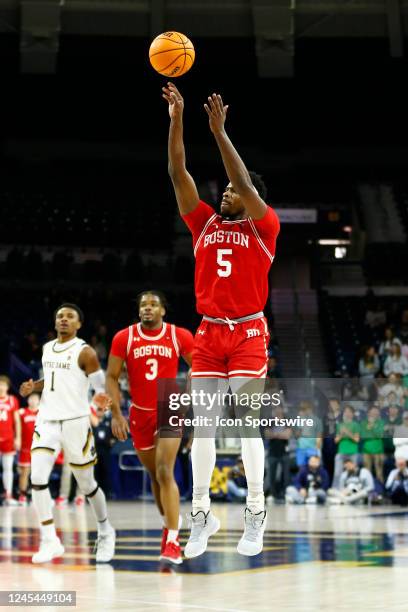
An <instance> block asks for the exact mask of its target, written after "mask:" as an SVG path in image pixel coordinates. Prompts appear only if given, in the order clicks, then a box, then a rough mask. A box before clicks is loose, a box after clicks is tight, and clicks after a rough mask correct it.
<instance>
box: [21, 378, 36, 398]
mask: <svg viewBox="0 0 408 612" xmlns="http://www.w3.org/2000/svg"><path fill="white" fill-rule="evenodd" d="M33 391H34V381H33V379H32V378H30V380H26V381H25V382H23V383H22V385H21V386H20V390H19V393H20V395H21V396H22V397H27V395H30V393H32V392H33Z"/></svg>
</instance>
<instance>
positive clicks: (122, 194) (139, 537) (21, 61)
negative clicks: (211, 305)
mask: <svg viewBox="0 0 408 612" xmlns="http://www.w3.org/2000/svg"><path fill="white" fill-rule="evenodd" d="M167 30H176V31H178V32H183V33H185V34H186V35H187V36H188V37H189V38H190V39H191V40H192V41H193V43H194V47H195V51H196V60H195V63H194V65H193V67H192V69H191V70H190V71H189V72H188V73H187V74H185V75H183V76H182V77H180V78H178V79H175V81H174V82H175V83H176V85H177V87H179V88H180V91H181V93H182V94H183V96H184V100H185V111H184V137H185V145H186V154H187V165H188V168H189V171H190V172H191V174H192V175H193V176H194V178H195V180H196V183H197V186H198V190H199V193H200V197H201V198H202V199H203V200H205V201H206V202H208V203H209V204H211V205H212V206H214V207H216V208H217V207H218V206H219V203H220V201H221V198H222V193H223V190H224V188H225V186H226V185H227V183H228V179H227V176H226V174H225V171H224V168H223V164H222V161H221V157H220V154H219V151H218V149H217V146H216V143H215V141H214V138H213V136H212V134H211V132H210V130H209V128H208V118H207V115H206V113H205V110H204V108H203V104H204V103H205V102H206V100H207V96H208V95H210V94H212V93H213V92H219V93H221V94H222V96H223V99H224V101H225V102H226V103H227V104H229V105H230V108H229V111H228V118H227V124H226V128H227V131H228V134H229V135H230V137H231V139H232V141H233V143H234V145H235V146H236V147H237V149H238V151H239V153H240V154H241V156H242V158H243V159H244V161H245V163H246V165H247V166H248V168H249V169H254V170H256V171H257V172H259V173H260V174H261V175H262V176H263V178H264V181H265V183H266V184H267V187H268V197H267V202H268V204H270V205H271V206H272V207H273V208H275V209H276V210H277V212H278V215H279V217H280V221H281V231H280V234H279V237H278V241H277V250H276V257H275V260H274V263H273V266H272V269H271V272H270V297H269V299H268V303H267V305H266V308H265V314H266V316H267V319H268V324H269V328H270V332H271V341H270V345H269V350H268V354H269V361H268V376H267V381H266V384H267V386H268V389H275V390H278V391H283V392H284V393H283V395H284V406H283V408H284V413H287V414H296V415H297V414H303V415H304V414H308V415H316V416H317V418H318V419H320V422H321V423H322V425H323V428H322V430H321V432H320V433H319V435H317V437H316V439H315V440H314V442H315V444H313V443H311V441H310V439H308V440H307V444H305V445H304V446H303V447H302V444H301V441H303V442H304V441H305V439H306V438H304V437H302V436H301V432H300V433H299V431H295V430H293V431H292V432H291V434H290V436H289V438H288V439H287V444H286V445H283V446H282V445H277V444H276V442H277V439H276V436H275V437H274V432H273V430H271V429H268V428H266V429H265V431H264V432H263V435H264V445H265V458H266V461H265V483H264V484H265V493H266V501H267V504H266V509H267V512H268V522H267V527H266V531H265V541H264V550H263V552H262V553H261V554H260V555H257V556H254V557H243V556H240V555H238V554H237V551H236V543H237V540H238V539H239V537H240V533H241V531H242V522H243V508H244V506H243V504H239V503H237V502H239V501H242V499H244V497H243V491H245V490H246V489H245V487H246V483H245V474H242V473H241V475H240V478H237V479H236V475H237V473H238V472H239V470H240V469H241V468H240V466H241V464H240V458H239V454H240V445H239V440H238V441H237V440H236V438H234V437H233V436H232V435H231V436H228V434H226V433H225V432H224V435H221V436H220V437H219V438H217V463H216V468H215V471H214V474H213V478H212V482H211V496H212V498H213V509H214V513H215V514H216V515H217V516H218V517H219V518H220V520H221V529H220V531H219V532H218V533H217V534H216V535H215V536H214V537H213V538H212V539H211V540H210V543H209V546H208V550H207V552H206V553H205V554H204V555H202V556H200V557H198V558H196V559H191V560H189V559H184V561H183V564H182V565H179V566H171V564H170V566H169V565H168V564H167V565H166V564H163V563H160V561H159V546H160V539H161V527H162V525H161V522H160V516H159V513H158V511H157V510H156V508H155V506H154V503H153V501H152V494H151V488H150V482H149V477H148V474H147V472H146V471H145V470H144V469H143V467H142V466H141V464H140V462H139V461H138V459H137V457H136V453H135V451H134V449H133V446H132V442H131V440H130V438H129V440H128V441H127V442H119V441H117V440H115V438H114V437H113V435H112V433H111V429H110V413H109V411H108V412H107V413H105V414H104V415H102V416H101V415H100V416H99V421H98V420H97V421H96V422H94V437H95V441H96V450H97V452H98V454H99V463H98V465H97V468H96V478H97V480H98V482H99V484H100V486H101V487H102V488H103V490H104V491H105V494H106V495H107V498H108V508H109V512H110V517H111V522H112V524H113V525H114V527H115V529H116V532H117V540H116V552H115V556H114V558H113V560H112V562H111V563H110V564H104V565H100V564H96V563H95V556H94V555H93V552H92V545H93V542H94V540H95V535H96V532H95V523H94V521H93V516H92V514H91V512H90V508H89V504H87V502H86V501H84V499H83V498H82V497H81V496H80V495H79V494H78V492H77V491H75V487H74V485H73V483H71V485H70V486H68V490H67V492H66V496H64V494H63V492H62V491H61V484H62V483H61V473H62V471H63V469H64V468H63V466H62V465H61V462H63V460H62V459H61V460H60V461H59V463H58V462H57V464H56V466H55V468H54V470H53V472H52V475H51V481H50V491H51V494H52V496H53V498H54V499H55V507H54V510H53V512H54V519H55V524H56V527H57V532H58V535H59V536H60V538H61V540H62V541H63V543H64V546H65V551H66V552H65V555H64V556H63V557H62V558H59V559H55V560H54V561H53V562H51V563H47V564H44V565H33V564H32V563H31V557H32V555H33V553H34V552H35V551H36V550H37V548H38V544H39V530H38V519H37V515H36V513H35V510H34V507H33V505H32V503H31V502H30V491H29V493H28V502H27V501H23V502H21V504H20V505H17V504H11V503H7V501H8V500H7V497H6V494H5V491H3V487H4V479H3V481H2V483H0V491H1V492H2V493H3V497H2V500H3V503H2V505H1V507H0V591H1V593H0V604H1V605H10V603H8V604H7V602H10V600H7V599H6V594H5V592H6V591H13V592H18V591H22V592H26V593H27V592H30V593H32V592H34V591H36V592H45V591H75V592H76V607H77V608H78V609H81V610H85V611H90V610H92V611H94V610H98V609H100V608H101V607H103V608H104V609H105V610H112V611H113V610H119V609H120V610H130V609H132V610H134V609H136V608H138V607H140V608H142V607H143V608H144V609H145V610H147V611H150V610H152V611H153V610H168V611H170V612H179V611H180V612H181V611H184V610H186V611H188V610H197V611H200V610H203V611H204V610H206V611H226V612H227V611H230V612H254V611H256V612H266V611H269V610H271V609H275V610H278V611H279V612H286V611H291V610H301V611H302V612H312V611H315V610H317V609H319V608H327V609H330V610H331V611H339V612H340V611H349V610H350V611H351V610H356V609H357V610H360V609H361V610H363V609H364V610H370V611H371V610H378V611H381V612H382V611H384V610H387V611H389V612H405V611H406V609H407V600H408V587H407V581H406V573H407V566H408V516H407V514H408V513H407V510H406V506H407V505H408V469H407V464H406V461H405V459H408V453H407V454H406V457H405V459H404V453H403V452H402V455H398V454H397V458H396V457H395V453H396V447H397V446H398V448H400V447H401V448H402V447H405V445H404V440H403V439H404V438H405V437H407V436H408V420H407V415H408V271H407V262H408V238H407V232H408V161H407V160H408V122H407V109H408V93H407V82H408V80H407V79H408V62H407V50H406V46H407V38H406V37H407V34H408V2H407V1H406V0H349V1H348V0H229V1H228V2H226V1H225V2H223V1H221V0H220V1H217V0H213V1H211V0H207V1H205V2H204V1H198V0H190V2H184V1H182V0H180V1H178V2H176V1H175V0H167V2H164V1H163V0H88V1H86V0H65V2H64V1H56V0H55V1H54V0H22V1H21V2H17V1H16V0H0V76H1V96H0V109H1V118H2V119H1V131H0V206H1V209H0V210H1V216H0V219H1V233H0V288H1V295H2V299H1V300H0V321H1V324H0V375H6V376H8V377H9V378H10V380H11V390H10V393H11V394H13V395H15V396H17V397H18V399H19V402H20V405H21V406H22V407H24V406H26V400H25V399H23V398H22V397H21V396H19V387H20V385H21V383H22V382H23V381H25V380H28V379H30V378H34V379H36V378H40V377H41V375H42V367H41V354H42V345H43V344H44V343H45V342H47V341H49V340H50V339H52V338H54V321H53V316H54V310H55V308H57V307H58V306H59V305H60V304H61V303H62V302H74V303H77V304H79V305H80V306H81V308H82V310H83V311H84V313H85V324H84V327H83V329H82V330H81V333H80V335H81V337H82V338H84V339H85V340H86V341H87V342H88V343H89V344H90V345H91V346H93V347H94V348H95V350H96V352H97V354H98V356H99V359H100V362H101V364H102V366H103V368H106V365H107V359H108V355H109V350H110V344H111V340H112V337H113V336H114V334H115V333H116V332H117V331H118V330H120V329H123V328H126V327H127V326H128V325H130V324H131V323H132V322H133V321H135V320H136V319H137V317H138V311H137V305H136V296H137V295H138V294H139V292H140V291H143V290H145V289H151V288H153V289H158V290H161V291H163V292H164V293H165V294H166V296H167V299H168V302H169V308H168V311H167V319H168V320H169V321H171V322H172V323H175V324H176V325H180V326H182V327H185V328H187V329H189V330H190V331H191V332H193V333H194V332H195V331H196V329H197V326H198V325H199V322H200V317H199V315H197V313H196V310H195V298H194V258H193V252H192V248H191V236H190V233H189V231H188V229H187V227H186V226H185V225H184V223H183V222H182V221H181V220H180V218H179V216H178V211H177V205H176V200H175V196H174V192H173V188H172V184H171V181H170V178H169V175H168V171H167V138H168V126H169V116H168V110H167V103H166V101H165V100H163V98H162V96H161V87H162V86H163V85H165V84H166V82H167V79H166V78H165V77H162V76H160V75H159V74H157V73H156V72H154V70H153V69H152V68H151V66H150V64H149V57H148V50H149V46H150V43H151V41H152V39H153V38H154V37H155V36H157V35H158V34H159V33H160V32H165V31H167ZM186 373H187V367H186V366H185V364H184V365H183V364H181V365H180V371H179V380H183V379H185V378H186ZM125 379H126V377H124V378H123V381H121V391H122V409H123V412H124V414H125V415H127V413H128V410H129V406H130V403H131V402H130V396H129V389H128V387H127V385H126V380H125ZM0 399H1V398H0ZM347 406H351V407H352V409H353V410H352V412H351V419H352V420H353V422H354V424H355V427H356V428H357V429H358V431H360V437H359V439H358V444H357V446H358V448H356V450H355V451H353V456H354V455H355V457H354V458H355V460H356V474H357V476H356V478H357V479H358V478H359V477H360V476H361V470H363V469H365V470H368V472H370V473H371V475H372V477H373V483H374V485H373V486H374V488H371V489H370V490H369V491H368V492H367V495H366V496H365V497H364V498H362V499H360V500H359V501H358V502H357V503H352V502H350V500H345V501H344V500H343V499H342V500H341V503H330V501H332V500H333V497H336V493H333V490H334V491H337V492H338V493H341V489H340V485H339V484H338V482H337V483H336V474H337V472H336V469H337V470H338V469H339V465H340V473H341V471H342V459H341V456H343V455H344V456H346V455H348V454H349V453H351V452H352V451H350V450H344V448H345V447H344V445H343V447H341V445H342V443H343V441H344V440H343V439H341V436H340V437H339V432H340V431H341V428H342V423H343V421H344V419H345V416H344V414H345V412H347V410H345V408H346V407H347ZM0 415H1V412H0ZM373 423H374V424H373ZM1 427H2V423H1V421H0V440H1ZM396 427H399V428H400V429H399V433H397V434H396V435H394V434H395V428H396ZM404 428H406V433H404ZM357 429H356V431H357ZM373 431H374V433H373ZM364 432H365V434H364ZM191 435H192V434H191V432H187V435H186V436H185V437H183V441H182V445H181V450H180V451H179V455H178V458H177V462H176V469H175V475H176V480H177V483H178V485H179V488H180V492H181V499H182V514H183V517H184V518H185V516H186V515H187V514H188V513H189V512H190V508H191V491H192V476H191V462H190V458H189V451H190V443H191ZM189 436H190V437H189ZM396 438H397V439H398V441H399V442H397V443H395V439H396ZM367 441H368V443H367ZM314 447H315V448H314ZM306 448H307V450H309V451H310V453H309V454H310V455H316V456H318V457H319V459H318V461H320V467H319V470H320V471H323V472H324V473H325V474H326V477H327V483H326V484H325V486H324V487H323V489H324V493H325V494H324V499H323V502H324V501H325V503H316V499H315V498H314V496H313V495H312V489H313V486H312V485H310V482H311V478H312V479H313V477H314V476H313V475H312V476H310V473H309V474H305V471H307V470H308V469H309V468H306V467H302V466H301V462H300V460H299V452H300V451H304V450H305V449H306ZM342 448H343V450H342ZM347 449H349V447H347ZM407 449H408V442H407V446H406V447H405V451H407ZM313 450H314V452H312V451H313ZM307 456H309V455H307ZM17 463H18V453H17V454H16V456H15V459H14V466H13V475H14V481H13V492H12V496H13V499H14V500H15V501H16V502H18V500H19V496H20V491H19V468H18V466H17ZM2 466H3V467H2ZM2 469H3V470H4V464H2V461H1V455H0V470H2ZM319 474H320V472H319ZM302 478H306V481H307V483H308V484H307V487H308V489H307V490H306V489H304V486H303V484H302V483H303V482H304V480H302ZM235 479H236V481H235ZM237 482H238V484H237ZM231 483H232V484H231ZM309 485H310V486H309ZM303 490H305V495H304V496H303V493H301V491H303ZM338 499H339V498H337V499H336V502H337V501H338ZM318 501H319V502H320V501H322V500H321V499H319V500H318ZM188 533H189V531H188V525H187V522H186V521H184V524H183V527H182V529H181V532H180V540H181V544H182V546H184V545H185V542H186V540H187V537H188ZM43 603H44V600H43ZM14 605H16V604H14ZM20 605H21V604H20ZM24 605H26V606H28V605H30V604H29V603H25V604H24ZM55 605H56V604H53V606H55ZM44 609H45V607H44Z"/></svg>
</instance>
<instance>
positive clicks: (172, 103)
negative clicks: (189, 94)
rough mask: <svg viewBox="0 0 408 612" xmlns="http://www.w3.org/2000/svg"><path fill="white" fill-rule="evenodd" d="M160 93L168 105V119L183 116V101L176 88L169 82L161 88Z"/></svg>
mask: <svg viewBox="0 0 408 612" xmlns="http://www.w3.org/2000/svg"><path fill="white" fill-rule="evenodd" d="M162 91H163V94H162V95H163V98H164V99H165V100H167V102H168V104H169V115H170V119H177V118H181V117H182V116H183V109H184V100H183V96H182V95H181V93H180V92H179V90H178V89H177V87H176V86H175V85H174V84H173V83H171V82H170V81H169V82H168V83H167V87H162Z"/></svg>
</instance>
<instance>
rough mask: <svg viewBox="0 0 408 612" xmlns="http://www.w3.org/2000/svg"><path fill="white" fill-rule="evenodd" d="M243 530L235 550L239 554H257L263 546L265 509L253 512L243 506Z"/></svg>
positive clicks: (250, 555)
mask: <svg viewBox="0 0 408 612" xmlns="http://www.w3.org/2000/svg"><path fill="white" fill-rule="evenodd" d="M244 521H245V531H244V534H243V536H242V538H241V539H240V541H239V542H238V546H237V551H238V552H239V554H240V555H246V556H247V557H252V556H253V555H259V553H260V552H262V548H263V534H264V531H265V527H266V511H265V510H261V512H257V513H256V514H254V513H253V512H251V510H250V509H249V508H245V519H244Z"/></svg>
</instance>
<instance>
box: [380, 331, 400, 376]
mask: <svg viewBox="0 0 408 612" xmlns="http://www.w3.org/2000/svg"><path fill="white" fill-rule="evenodd" d="M394 340H398V338H396V336H395V332H394V329H393V328H392V327H386V328H385V330H384V339H383V341H382V342H381V344H380V347H379V349H378V355H379V357H380V362H381V367H382V366H383V365H384V362H385V360H386V359H387V357H388V356H389V355H390V354H391V345H392V343H393V342H394Z"/></svg>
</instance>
